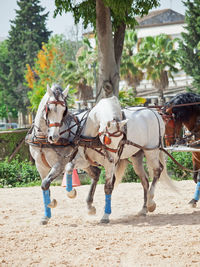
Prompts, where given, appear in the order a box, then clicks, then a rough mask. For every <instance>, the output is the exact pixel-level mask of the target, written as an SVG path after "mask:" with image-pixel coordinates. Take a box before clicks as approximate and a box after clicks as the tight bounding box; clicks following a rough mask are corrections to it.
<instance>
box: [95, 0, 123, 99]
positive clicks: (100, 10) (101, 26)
mask: <svg viewBox="0 0 200 267" xmlns="http://www.w3.org/2000/svg"><path fill="white" fill-rule="evenodd" d="M96 28H97V37H98V55H99V79H98V88H97V101H99V100H100V99H101V98H103V97H110V96H112V95H116V96H117V97H118V94H119V67H120V60H121V54H122V49H123V42H124V35H123V34H124V33H125V25H122V26H120V27H119V28H118V30H117V31H116V34H115V45H114V40H113V36H112V23H111V16H110V9H109V8H108V7H106V6H104V3H103V0H96Z"/></svg>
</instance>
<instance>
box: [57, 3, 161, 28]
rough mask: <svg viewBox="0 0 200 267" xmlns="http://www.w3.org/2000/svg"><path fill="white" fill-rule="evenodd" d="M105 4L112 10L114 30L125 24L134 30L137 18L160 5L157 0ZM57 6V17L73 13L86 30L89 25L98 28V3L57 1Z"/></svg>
mask: <svg viewBox="0 0 200 267" xmlns="http://www.w3.org/2000/svg"><path fill="white" fill-rule="evenodd" d="M103 2H104V4H105V5H106V6H108V7H109V8H110V10H111V16H112V24H113V28H114V29H115V28H117V27H118V26H119V25H121V24H122V23H125V24H126V25H127V26H128V27H129V28H133V27H134V26H135V25H136V20H135V16H139V15H140V16H142V15H145V14H148V11H149V10H150V9H152V8H153V7H157V6H158V5H159V1H157V0H153V1H150V0H139V1H133V0H126V1H121V0H103ZM55 4H56V10H55V15H57V14H58V13H59V14H62V13H63V12H72V14H73V17H74V21H75V23H76V24H78V23H79V22H80V21H81V19H82V20H83V25H84V28H85V29H86V28H87V27H88V26H89V25H92V27H94V28H95V27H96V1H94V0H86V1H73V0H55ZM88 7H89V8H88Z"/></svg>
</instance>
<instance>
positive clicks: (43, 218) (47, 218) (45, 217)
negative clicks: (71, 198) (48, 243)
mask: <svg viewBox="0 0 200 267" xmlns="http://www.w3.org/2000/svg"><path fill="white" fill-rule="evenodd" d="M49 219H50V218H49V217H47V216H44V217H42V219H41V221H40V224H41V225H46V224H47V223H48V221H49Z"/></svg>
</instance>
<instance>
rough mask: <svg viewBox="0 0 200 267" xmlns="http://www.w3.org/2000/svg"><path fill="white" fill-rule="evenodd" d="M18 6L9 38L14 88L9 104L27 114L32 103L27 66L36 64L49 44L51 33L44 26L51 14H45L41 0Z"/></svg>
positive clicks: (27, 1)
mask: <svg viewBox="0 0 200 267" xmlns="http://www.w3.org/2000/svg"><path fill="white" fill-rule="evenodd" d="M17 4H18V6H19V10H16V14H17V15H16V18H15V19H14V20H12V21H11V30H10V32H9V37H8V51H9V65H10V73H9V82H10V90H11V89H12V95H11V96H12V97H10V103H11V105H12V106H13V107H15V108H16V109H18V110H20V111H25V110H26V108H27V106H28V104H29V101H28V98H27V91H28V88H27V87H26V86H25V85H24V71H25V69H26V64H29V65H32V64H33V62H34V58H35V56H36V54H37V51H38V50H39V49H40V48H41V47H42V42H47V41H48V38H49V36H50V34H51V32H50V31H48V30H47V29H46V24H45V22H46V19H47V17H48V13H46V14H44V8H42V7H41V6H40V5H39V4H40V1H39V0H19V1H17ZM42 13H43V14H42Z"/></svg>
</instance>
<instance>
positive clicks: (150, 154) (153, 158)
mask: <svg viewBox="0 0 200 267" xmlns="http://www.w3.org/2000/svg"><path fill="white" fill-rule="evenodd" d="M145 156H146V159H147V164H148V167H149V168H150V170H152V171H153V181H152V183H151V187H150V190H149V192H148V194H147V209H148V211H150V212H153V211H154V210H155V209H156V203H155V201H154V200H153V198H154V192H155V186H156V183H157V181H158V179H159V178H160V175H161V172H162V170H163V165H162V164H161V163H160V160H159V149H155V150H152V151H145Z"/></svg>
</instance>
